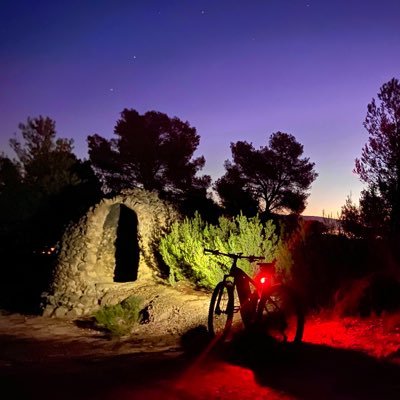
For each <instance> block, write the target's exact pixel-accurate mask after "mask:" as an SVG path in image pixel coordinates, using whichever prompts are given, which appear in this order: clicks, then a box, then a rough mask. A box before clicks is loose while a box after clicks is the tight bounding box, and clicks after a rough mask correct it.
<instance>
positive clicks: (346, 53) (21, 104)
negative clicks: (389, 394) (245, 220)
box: [0, 0, 400, 216]
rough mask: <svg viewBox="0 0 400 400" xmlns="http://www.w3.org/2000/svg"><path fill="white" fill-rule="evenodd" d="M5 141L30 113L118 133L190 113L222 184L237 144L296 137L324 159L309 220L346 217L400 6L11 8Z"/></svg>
mask: <svg viewBox="0 0 400 400" xmlns="http://www.w3.org/2000/svg"><path fill="white" fill-rule="evenodd" d="M0 7H1V9H0V60H1V63H0V104H1V108H0V110H1V118H0V146H1V150H3V151H9V150H8V139H9V138H10V137H12V135H13V133H14V132H17V131H18V129H17V126H18V123H19V122H24V121H25V120H26V118H27V117H28V116H31V117H35V116H38V115H40V114H41V115H47V116H50V117H51V118H53V119H55V120H56V123H57V131H58V134H59V136H61V137H68V138H74V140H75V153H76V154H77V155H78V156H79V157H82V158H83V157H86V156H87V145H86V137H87V135H89V134H93V133H98V134H100V135H102V136H104V137H112V131H113V127H114V125H115V122H116V120H117V119H118V116H119V113H120V112H121V111H122V109H123V108H125V107H127V108H134V109H137V110H138V111H139V112H146V111H148V110H157V111H161V112H165V113H167V114H168V115H170V116H177V117H179V118H181V119H182V120H187V121H189V122H190V123H191V125H193V126H195V127H196V128H197V131H198V133H199V134H200V136H201V143H200V146H199V149H198V152H197V153H196V155H200V154H203V155H204V156H205V158H206V167H205V169H204V170H203V172H204V173H209V174H211V175H212V177H213V178H214V179H216V178H218V177H220V176H221V175H222V174H223V172H224V169H223V162H224V160H226V159H227V158H229V157H230V148H229V145H230V142H232V141H237V140H247V141H249V142H252V143H253V144H254V146H255V147H259V146H264V145H265V144H266V143H267V140H268V137H269V135H270V134H271V133H273V132H276V131H278V130H280V131H284V132H288V133H291V134H293V135H294V136H295V137H296V138H297V140H298V141H299V142H301V143H302V144H303V145H304V151H305V155H306V156H308V157H310V158H311V160H312V161H313V162H315V164H316V169H317V171H318V172H319V177H318V178H317V180H316V182H315V183H314V185H313V187H312V191H311V196H310V198H309V206H308V208H307V210H306V212H305V214H314V215H321V214H322V212H323V210H324V212H325V213H326V214H330V213H332V214H333V216H336V212H337V211H338V210H339V209H340V207H341V205H343V204H344V202H345V199H346V196H347V195H348V194H350V192H352V194H353V199H355V200H357V199H358V194H359V191H360V189H361V187H362V186H361V184H360V183H359V181H358V178H357V177H356V176H355V175H354V174H353V173H352V169H353V167H354V159H355V158H356V157H358V156H359V155H360V153H361V148H362V147H363V145H364V144H365V142H366V141H367V132H366V131H365V129H364V128H363V126H362V123H363V120H364V118H365V115H366V110H367V104H368V103H369V102H370V101H371V99H372V97H376V94H377V92H378V90H379V88H380V86H381V85H382V84H383V83H385V82H386V81H388V80H389V79H391V78H393V77H397V78H400V24H399V22H398V17H399V15H400V1H398V0H392V1H389V0H379V1H378V0H376V1H369V0H364V1H362V0H347V1H344V0H335V1H328V0H319V1H316V0H309V1H306V0H305V1H303V0H259V1H251V0H248V1H234V0H230V1H225V0H221V1H218V0H214V1H196V0H186V1H184V0H180V1H178V0H177V1H168V0H164V1H152V0H142V1H134V0H131V1H127V0H120V1H118V0H114V1H111V0H110V1H102V0H93V1H88V0H87V1H85V0H80V1H75V0H70V1H57V0H51V1H50V0H43V1H40V0H35V1H33V0H31V1H19V0H2V1H1V3H0Z"/></svg>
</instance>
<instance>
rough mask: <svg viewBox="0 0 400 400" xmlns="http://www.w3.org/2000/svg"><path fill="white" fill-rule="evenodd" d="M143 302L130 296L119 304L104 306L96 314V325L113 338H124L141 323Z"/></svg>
mask: <svg viewBox="0 0 400 400" xmlns="http://www.w3.org/2000/svg"><path fill="white" fill-rule="evenodd" d="M141 306H142V300H141V299H140V298H139V297H136V296H130V297H128V298H126V299H125V300H124V301H122V302H121V303H119V304H115V305H112V306H104V307H102V308H100V309H99V310H98V311H96V313H95V314H94V318H95V320H96V323H97V324H98V325H99V326H100V327H102V328H105V329H107V331H109V332H110V334H111V335H112V336H116V337H119V336H124V335H127V334H129V333H130V332H131V330H132V328H133V326H134V325H136V324H137V323H139V322H140V311H141Z"/></svg>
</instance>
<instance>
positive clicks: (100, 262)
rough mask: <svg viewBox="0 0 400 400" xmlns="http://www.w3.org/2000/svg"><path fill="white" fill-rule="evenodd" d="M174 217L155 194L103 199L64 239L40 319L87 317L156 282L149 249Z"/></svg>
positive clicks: (140, 192)
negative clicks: (42, 317)
mask: <svg viewBox="0 0 400 400" xmlns="http://www.w3.org/2000/svg"><path fill="white" fill-rule="evenodd" d="M176 217H177V213H176V211H175V210H174V208H173V207H172V206H171V205H169V204H167V203H165V202H163V201H161V200H160V199H159V198H158V196H157V195H156V194H155V193H153V192H147V191H144V190H140V189H134V190H131V191H126V192H124V193H122V194H121V195H118V196H115V197H113V198H111V199H103V200H102V201H101V202H100V203H99V204H97V205H96V206H94V207H92V208H91V209H90V210H89V211H88V212H87V213H86V215H85V216H83V217H82V218H81V219H80V220H79V221H78V222H77V223H76V224H73V225H71V226H70V227H69V228H68V229H67V230H66V231H65V233H64V235H63V238H62V240H61V245H60V253H59V257H58V262H57V266H56V269H55V274H54V279H53V282H52V284H51V287H50V290H49V292H48V293H44V295H43V298H44V315H55V316H57V317H64V316H71V317H76V316H80V315H86V314H90V313H91V312H93V311H94V310H96V309H97V308H98V307H99V306H100V305H104V304H115V303H117V302H119V301H121V300H122V299H124V298H125V297H127V296H128V295H129V294H131V293H134V289H135V283H137V282H138V281H140V282H141V283H143V281H147V280H154V277H155V275H156V274H157V272H156V271H157V260H156V255H155V254H154V249H153V244H154V243H155V242H156V241H157V240H158V239H159V237H160V236H161V235H162V233H163V232H164V229H165V228H167V226H169V225H170V223H171V222H172V221H173V220H174V219H175V218H176Z"/></svg>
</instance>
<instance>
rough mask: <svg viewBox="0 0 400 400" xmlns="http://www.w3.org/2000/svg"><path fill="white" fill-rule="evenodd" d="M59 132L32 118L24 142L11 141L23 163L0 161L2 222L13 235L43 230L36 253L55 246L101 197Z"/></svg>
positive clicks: (25, 126)
mask: <svg viewBox="0 0 400 400" xmlns="http://www.w3.org/2000/svg"><path fill="white" fill-rule="evenodd" d="M55 126H56V125H55V121H53V120H52V119H50V118H49V117H43V116H39V117H37V118H28V119H27V122H26V123H25V124H23V123H21V124H19V129H20V136H21V137H18V136H17V135H15V137H14V138H12V139H11V140H10V146H11V148H12V149H13V150H14V151H15V153H16V155H17V160H10V159H9V158H7V157H5V156H4V155H2V156H1V159H0V205H1V213H0V220H1V222H3V223H5V224H9V226H8V227H7V229H8V230H10V229H11V230H12V229H13V226H14V224H17V223H19V222H22V223H24V224H25V227H24V228H23V230H24V231H29V229H30V228H32V229H33V230H34V231H36V227H37V225H40V226H41V232H40V235H38V234H37V233H36V234H35V233H34V232H32V237H31V240H32V241H33V242H35V244H33V243H32V246H33V247H36V246H41V245H43V244H44V243H43V242H47V243H46V244H54V243H55V242H56V241H57V239H58V238H59V236H60V235H61V233H62V231H63V229H64V227H65V225H66V224H67V223H69V222H70V220H71V219H73V218H75V217H77V216H80V214H81V213H82V212H84V211H86V209H87V208H88V207H89V206H90V205H91V204H92V203H93V202H95V201H97V200H98V199H99V197H100V193H101V192H100V185H99V182H98V180H97V179H96V177H95V175H94V173H93V171H92V169H91V167H90V165H89V164H88V163H87V162H86V161H81V160H78V159H77V157H76V156H75V155H74V154H73V153H72V150H73V140H72V139H63V138H57V137H56V128H55ZM18 229H20V230H21V227H20V226H18ZM28 241H29V239H28ZM40 242H42V243H40Z"/></svg>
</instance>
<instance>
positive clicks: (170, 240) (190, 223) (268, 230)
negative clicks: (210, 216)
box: [160, 214, 278, 289]
mask: <svg viewBox="0 0 400 400" xmlns="http://www.w3.org/2000/svg"><path fill="white" fill-rule="evenodd" d="M277 243H278V238H277V235H276V234H275V225H274V224H273V222H272V221H267V222H266V223H265V224H262V223H261V222H260V219H259V218H258V216H256V217H253V218H247V217H245V216H244V215H238V216H236V217H235V218H234V219H228V218H226V217H221V218H220V219H219V223H218V225H216V226H215V225H211V224H208V223H206V222H204V221H203V220H202V219H201V217H200V215H199V214H195V216H194V218H191V219H189V218H185V219H184V220H183V221H182V222H175V223H174V224H173V225H172V228H171V232H170V233H169V234H167V235H166V236H165V237H163V238H162V239H161V241H160V254H161V256H162V258H163V260H164V262H165V264H166V265H167V266H168V267H169V281H170V283H171V284H174V283H175V282H176V281H179V280H184V279H187V280H189V281H191V282H193V283H194V284H196V285H197V286H198V287H203V288H208V289H211V288H213V287H214V286H215V285H216V284H217V283H218V282H219V281H220V280H221V279H222V277H223V274H224V273H227V272H228V271H229V267H230V265H231V262H232V260H231V259H229V258H227V257H222V256H214V255H209V254H204V249H205V248H209V249H217V250H220V251H222V252H224V253H240V252H241V253H243V254H244V255H255V256H264V257H265V258H266V261H270V260H272V259H273V258H274V257H275V252H276V249H277ZM238 266H239V267H240V268H242V269H243V270H244V271H246V272H247V273H249V274H250V275H252V274H253V273H254V264H253V265H251V264H250V263H249V262H248V261H247V260H238Z"/></svg>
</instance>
